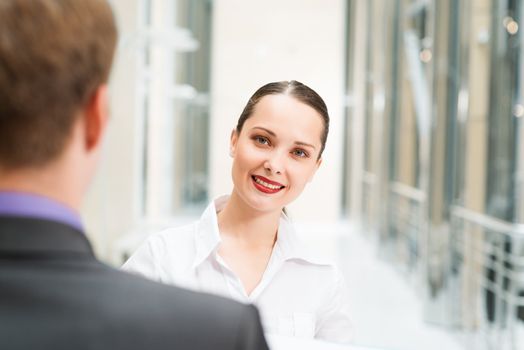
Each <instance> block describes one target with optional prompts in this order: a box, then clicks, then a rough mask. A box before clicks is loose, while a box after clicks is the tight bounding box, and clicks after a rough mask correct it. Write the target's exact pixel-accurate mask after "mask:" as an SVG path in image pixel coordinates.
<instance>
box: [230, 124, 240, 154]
mask: <svg viewBox="0 0 524 350" xmlns="http://www.w3.org/2000/svg"><path fill="white" fill-rule="evenodd" d="M237 141H238V133H237V130H236V129H233V130H232V131H231V138H230V141H229V156H230V157H234V156H235V151H236V147H237Z"/></svg>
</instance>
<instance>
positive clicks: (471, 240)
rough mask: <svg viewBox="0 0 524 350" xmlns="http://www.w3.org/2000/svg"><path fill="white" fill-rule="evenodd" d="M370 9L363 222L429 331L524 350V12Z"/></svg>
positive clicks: (407, 1) (486, 0)
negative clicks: (416, 300)
mask: <svg viewBox="0 0 524 350" xmlns="http://www.w3.org/2000/svg"><path fill="white" fill-rule="evenodd" d="M364 3H365V4H364ZM364 3H363V4H362V6H364V7H365V8H366V11H367V16H366V21H365V24H364V25H365V32H366V35H367V38H366V43H367V44H366V47H365V48H361V50H360V51H359V50H358V49H356V50H354V55H364V56H365V62H366V64H365V65H363V67H362V68H363V69H365V71H366V73H365V74H366V79H365V81H364V82H362V84H363V85H365V97H364V98H363V99H362V100H361V101H360V103H362V104H363V105H364V106H365V107H364V111H363V113H362V114H361V115H360V116H354V117H353V118H352V121H353V120H354V119H358V118H362V120H363V121H364V125H365V128H364V130H363V131H364V134H365V141H364V142H362V144H360V145H356V144H352V147H361V148H362V149H363V150H362V152H363V156H364V162H363V164H362V166H361V168H359V169H354V168H353V169H352V170H353V172H354V173H353V174H352V176H357V175H355V174H359V172H360V178H362V186H363V192H362V198H361V199H362V207H361V212H360V216H361V218H362V222H363V223H364V225H365V227H367V229H368V232H372V233H374V236H375V237H376V238H377V242H378V243H379V247H380V252H381V255H382V256H384V257H385V258H386V259H387V261H388V262H390V263H391V264H393V265H394V266H396V267H397V268H398V269H399V271H401V272H402V273H403V274H404V276H406V279H407V281H408V282H409V283H410V284H411V285H412V286H413V288H415V289H416V290H417V291H418V295H419V296H420V298H421V299H422V300H423V301H424V306H425V310H424V312H425V318H426V320H427V321H428V322H432V323H435V324H439V325H441V326H443V327H449V328H450V329H460V330H462V332H460V334H461V335H463V336H462V337H460V339H461V340H462V341H463V342H464V344H465V345H466V348H475V349H517V348H519V349H520V348H522V347H524V229H523V227H524V225H523V223H524V221H523V219H524V217H523V215H522V211H523V209H522V208H523V203H524V195H523V190H522V188H523V180H524V177H523V174H524V173H523V171H522V168H523V165H522V163H523V153H522V150H523V147H524V146H523V142H522V140H523V139H522V137H523V131H522V128H523V126H522V117H523V116H524V104H523V95H522V90H521V82H522V78H523V70H522V68H523V40H524V35H523V33H522V28H521V24H522V23H521V22H522V15H523V13H522V11H523V7H522V3H521V2H520V1H511V0H509V1H503V0H478V1H473V0H465V1H458V0H439V1H436V0H435V1H415V0H396V1H387V0H373V1H364ZM384 18H386V20H384ZM350 76H351V75H350ZM350 144H351V142H350Z"/></svg>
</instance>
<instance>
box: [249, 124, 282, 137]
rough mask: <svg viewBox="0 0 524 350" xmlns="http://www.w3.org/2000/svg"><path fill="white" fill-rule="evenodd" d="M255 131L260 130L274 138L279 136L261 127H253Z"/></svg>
mask: <svg viewBox="0 0 524 350" xmlns="http://www.w3.org/2000/svg"><path fill="white" fill-rule="evenodd" d="M253 129H260V130H263V131H265V132H267V133H268V134H269V135H271V136H273V137H276V136H277V134H275V133H274V132H273V131H271V130H269V129H266V128H263V127H261V126H255V127H253Z"/></svg>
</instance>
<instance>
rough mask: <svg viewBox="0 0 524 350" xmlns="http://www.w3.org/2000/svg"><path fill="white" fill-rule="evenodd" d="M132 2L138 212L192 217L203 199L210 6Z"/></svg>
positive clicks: (181, 0)
mask: <svg viewBox="0 0 524 350" xmlns="http://www.w3.org/2000/svg"><path fill="white" fill-rule="evenodd" d="M139 5H140V10H139V14H140V16H141V19H142V20H141V22H142V24H141V29H140V32H139V34H138V36H137V39H136V40H137V41H138V43H139V46H138V50H139V51H140V52H141V61H140V64H139V67H138V70H139V71H140V73H141V74H140V76H141V79H142V81H141V82H138V83H137V86H138V87H139V91H138V98H139V101H140V103H141V105H142V108H140V109H139V110H140V111H141V112H140V113H141V120H142V125H143V141H142V145H143V148H142V181H141V183H140V186H141V191H140V192H141V194H142V198H141V203H142V210H141V211H142V215H143V216H144V217H146V218H153V219H155V218H157V219H158V218H167V217H170V216H173V215H180V214H184V213H194V212H199V211H201V209H202V208H203V206H205V204H206V202H207V196H208V173H209V171H208V147H209V144H208V140H209V137H208V134H209V130H208V127H209V89H210V62H211V61H210V60H211V58H210V47H211V34H210V32H211V10H212V7H211V1H209V0H197V1H189V0H176V1H174V0H173V1H162V0H142V1H141V2H140V3H139Z"/></svg>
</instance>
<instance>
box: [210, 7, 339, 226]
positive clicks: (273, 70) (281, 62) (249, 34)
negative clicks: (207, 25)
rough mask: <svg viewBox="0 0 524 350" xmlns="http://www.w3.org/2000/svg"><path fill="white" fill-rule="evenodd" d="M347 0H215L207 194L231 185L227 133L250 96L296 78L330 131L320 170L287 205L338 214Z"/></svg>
mask: <svg viewBox="0 0 524 350" xmlns="http://www.w3.org/2000/svg"><path fill="white" fill-rule="evenodd" d="M344 6H345V3H344V1H342V0H285V1H282V0H265V1H259V0H215V1H214V2H213V8H214V19H213V20H214V22H213V50H212V86H211V98H212V103H211V145H212V147H211V152H210V168H211V195H212V196H216V195H219V194H223V193H229V192H230V191H231V188H232V182H231V176H230V169H231V159H230V157H229V147H228V145H229V136H230V133H231V130H232V129H233V128H234V126H235V125H236V121H237V119H238V116H239V115H240V113H241V111H242V109H243V107H244V105H245V103H246V102H247V100H248V98H249V97H250V96H251V95H252V94H253V92H255V90H256V89H257V88H259V87H260V86H262V85H264V84H265V83H268V82H271V81H279V80H291V79H294V80H298V81H300V82H303V83H305V84H306V85H308V86H310V87H311V88H313V89H314V90H316V91H317V92H318V93H319V94H320V95H321V96H322V97H323V98H324V100H325V101H326V104H327V105H328V109H329V112H330V116H331V129H330V130H331V131H330V135H329V138H328V144H327V148H326V151H325V153H324V162H323V164H322V166H321V168H320V170H319V171H318V172H317V175H316V177H315V179H314V180H313V182H312V183H311V184H310V185H309V187H307V188H306V190H305V191H304V193H303V194H302V196H301V197H299V198H298V199H297V201H296V202H295V203H293V205H291V206H290V207H289V209H290V212H291V215H292V216H293V217H294V218H295V219H296V220H307V221H327V220H334V219H337V218H338V217H339V213H340V200H341V181H342V179H341V174H342V132H343V119H342V117H343V106H342V101H343V87H344V60H343V58H344V57H343V55H344V20H345V19H344Z"/></svg>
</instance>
